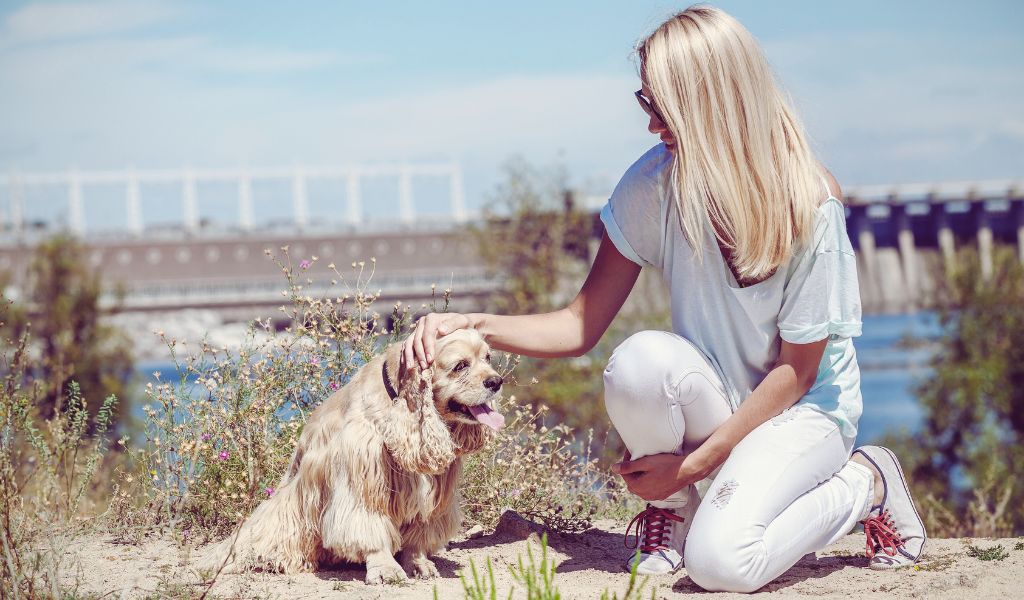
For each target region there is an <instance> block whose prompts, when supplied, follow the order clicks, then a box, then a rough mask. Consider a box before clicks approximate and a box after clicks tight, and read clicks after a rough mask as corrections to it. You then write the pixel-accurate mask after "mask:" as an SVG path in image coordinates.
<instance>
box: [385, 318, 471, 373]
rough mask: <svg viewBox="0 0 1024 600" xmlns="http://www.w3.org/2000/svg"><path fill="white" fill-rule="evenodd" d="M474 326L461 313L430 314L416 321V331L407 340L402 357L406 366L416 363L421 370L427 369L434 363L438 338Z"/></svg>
mask: <svg viewBox="0 0 1024 600" xmlns="http://www.w3.org/2000/svg"><path fill="white" fill-rule="evenodd" d="M472 326H473V323H472V322H471V321H470V319H469V317H468V316H467V315H464V314H461V313H430V314H428V315H426V316H425V317H420V319H419V320H418V321H416V329H415V330H414V331H413V332H412V335H410V336H409V337H408V339H406V340H405V349H404V351H403V353H402V357H403V358H404V359H405V364H407V365H411V364H413V361H416V362H418V363H419V365H420V369H426V368H427V367H429V366H430V364H431V363H433V362H434V344H435V343H436V342H437V338H439V337H442V336H445V335H448V334H449V333H451V332H453V331H455V330H456V329H468V328H470V327H472Z"/></svg>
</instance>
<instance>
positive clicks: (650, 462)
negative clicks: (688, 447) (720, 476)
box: [612, 448, 721, 502]
mask: <svg viewBox="0 0 1024 600" xmlns="http://www.w3.org/2000/svg"><path fill="white" fill-rule="evenodd" d="M720 464H721V461H718V460H717V459H714V458H713V457H712V455H711V453H710V452H707V451H705V452H701V448H698V449H697V450H696V451H694V452H691V453H690V454H685V455H679V454H668V453H666V454H651V455H650V456H645V457H643V458H638V459H636V460H630V456H629V452H626V454H625V456H623V459H622V462H619V463H616V464H614V465H612V472H613V473H618V474H619V475H621V476H622V479H623V480H625V482H626V488H628V489H629V491H630V492H632V493H634V494H636V495H637V496H640V497H641V498H643V499H644V500H647V501H648V502H650V501H652V500H664V499H665V498H668V497H669V496H671V495H672V494H674V493H676V492H678V491H679V490H681V489H683V488H684V487H686V486H688V485H690V484H693V483H696V482H698V481H700V480H702V479H704V478H705V477H707V476H708V475H710V474H711V472H712V471H714V470H715V469H716V468H718V465H720Z"/></svg>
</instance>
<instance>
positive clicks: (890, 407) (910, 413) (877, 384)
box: [135, 313, 938, 444]
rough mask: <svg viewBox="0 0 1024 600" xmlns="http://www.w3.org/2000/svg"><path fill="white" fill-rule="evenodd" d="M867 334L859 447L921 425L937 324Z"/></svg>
mask: <svg viewBox="0 0 1024 600" xmlns="http://www.w3.org/2000/svg"><path fill="white" fill-rule="evenodd" d="M863 331H864V333H863V335H862V336H861V337H859V338H857V339H856V340H855V341H854V345H855V346H856V348H857V358H858V360H859V362H860V367H861V392H862V394H863V396H864V414H863V416H861V419H860V433H859V434H858V436H857V442H858V444H866V443H871V442H873V441H876V440H878V438H879V437H881V436H882V435H883V434H885V432H886V431H889V430H899V429H901V428H903V429H907V430H908V431H915V430H917V429H918V428H919V427H920V426H921V418H922V413H921V408H920V406H919V405H918V403H917V400H916V399H915V398H914V394H913V391H912V386H913V385H914V384H915V383H917V382H918V381H920V380H921V379H923V378H925V377H927V376H928V374H929V369H928V365H927V362H928V358H929V356H930V352H931V351H930V350H929V349H928V348H920V349H914V350H909V349H906V348H901V347H900V341H901V339H903V338H904V337H905V336H907V335H910V336H913V337H916V338H925V337H931V336H934V335H935V334H936V333H937V332H938V324H937V322H936V319H935V315H934V314H932V313H919V314H917V315H879V316H868V317H865V318H864V329H863ZM136 370H137V372H138V374H139V378H140V380H141V381H142V383H141V384H140V390H139V397H141V393H142V392H141V386H144V385H145V383H146V382H147V381H153V382H154V383H155V380H154V379H153V375H152V374H153V371H161V372H162V374H163V375H162V377H163V380H164V381H172V382H173V381H176V380H177V378H176V377H175V376H174V366H173V365H171V364H165V363H160V362H146V363H139V364H138V365H137V367H136ZM141 404H144V402H142V403H138V404H136V411H137V414H136V415H135V417H136V418H139V419H141V418H142V416H143V415H142V412H141Z"/></svg>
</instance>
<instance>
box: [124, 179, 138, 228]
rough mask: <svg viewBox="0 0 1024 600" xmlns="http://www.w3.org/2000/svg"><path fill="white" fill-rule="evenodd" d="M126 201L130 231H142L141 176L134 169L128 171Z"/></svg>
mask: <svg viewBox="0 0 1024 600" xmlns="http://www.w3.org/2000/svg"><path fill="white" fill-rule="evenodd" d="M125 203H126V205H127V206H126V207H125V208H126V210H127V217H128V219H127V220H128V231H130V232H131V233H132V235H136V236H137V235H140V234H141V233H142V203H141V201H140V199H139V178H138V177H137V176H136V175H135V172H134V171H130V172H129V173H128V187H127V190H126V192H125Z"/></svg>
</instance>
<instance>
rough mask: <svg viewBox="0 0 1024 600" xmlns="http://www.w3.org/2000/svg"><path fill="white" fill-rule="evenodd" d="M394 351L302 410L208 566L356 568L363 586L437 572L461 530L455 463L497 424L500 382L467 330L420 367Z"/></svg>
mask: <svg viewBox="0 0 1024 600" xmlns="http://www.w3.org/2000/svg"><path fill="white" fill-rule="evenodd" d="M401 354H402V344H401V343H396V344H392V345H390V346H389V347H388V348H387V349H386V350H385V352H384V353H382V354H381V355H379V356H377V357H376V358H374V359H372V360H371V361H369V362H368V363H367V364H365V365H364V366H363V367H362V368H361V369H360V370H359V371H358V372H357V373H356V374H355V376H354V377H353V378H352V379H351V381H349V382H348V384H347V385H345V386H344V387H343V388H341V389H340V390H338V391H337V392H335V393H334V394H332V395H331V396H330V397H329V398H328V399H327V400H325V401H324V402H323V404H321V405H320V406H319V407H318V408H317V409H316V410H314V411H313V412H312V413H311V414H310V416H309V419H308V420H307V421H306V425H305V427H304V428H303V429H302V433H301V435H300V436H299V439H298V442H297V445H296V448H295V452H294V454H293V455H292V459H291V464H290V465H289V467H288V469H287V471H286V472H285V473H284V475H283V476H282V478H281V482H280V483H279V484H278V487H277V489H276V491H275V492H274V493H273V495H272V496H271V497H270V498H268V499H267V500H265V501H264V502H263V503H262V504H260V505H259V506H258V507H257V508H256V510H255V511H253V513H252V515H251V516H250V517H249V518H248V519H247V520H246V521H245V522H244V523H243V524H242V525H241V526H240V527H239V528H238V529H237V530H236V532H235V533H234V534H233V535H231V536H229V537H228V538H227V539H225V540H224V541H222V542H221V543H220V544H219V545H218V546H217V547H216V548H215V549H214V552H213V553H212V555H211V557H210V558H209V559H208V560H207V561H206V566H208V567H211V568H215V569H216V568H222V567H223V566H225V565H228V566H230V567H231V568H232V570H237V569H238V568H240V567H242V568H244V567H263V568H268V567H269V568H270V569H274V570H278V571H282V572H284V573H289V574H290V573H296V572H306V571H312V570H315V569H316V568H317V567H318V566H320V565H326V564H331V563H336V562H339V561H348V562H358V563H365V564H366V582H367V583H370V584H378V583H385V582H389V581H401V580H405V579H406V578H407V577H419V578H424V579H426V578H431V577H436V576H437V575H438V572H437V567H436V566H435V565H434V563H433V561H431V560H430V558H428V556H429V555H430V554H433V553H435V552H437V551H438V550H440V549H441V548H443V547H444V545H445V544H446V543H447V542H448V540H450V539H451V538H452V537H453V536H454V535H455V534H456V533H457V532H458V530H459V527H460V526H461V523H462V513H461V511H460V508H459V495H458V489H457V484H458V479H459V471H460V467H461V457H462V456H464V455H466V454H469V453H471V452H476V451H477V450H479V449H480V448H482V447H483V446H484V444H485V443H486V442H487V439H488V437H489V435H492V434H491V431H492V430H493V431H497V430H499V429H500V428H501V427H502V426H503V425H504V417H503V416H502V415H501V414H500V413H498V412H496V411H495V410H494V408H495V404H496V403H497V401H498V400H499V398H500V390H501V385H502V377H501V376H500V375H499V374H498V373H497V371H495V370H494V368H493V367H492V366H491V364H490V349H489V348H488V346H487V344H486V343H485V342H484V340H483V338H482V337H481V336H480V334H479V333H478V332H477V331H476V330H472V329H469V330H458V331H455V332H453V333H451V334H449V335H446V336H444V337H442V338H440V339H439V340H438V345H437V349H436V352H435V355H436V359H435V360H434V362H433V364H432V365H431V367H430V368H429V369H426V370H421V369H420V368H419V366H418V365H417V364H412V365H408V364H405V363H404V361H402V359H401ZM414 362H415V361H414ZM399 550H401V564H399V562H398V561H396V560H395V554H396V553H397V552H398V551H399Z"/></svg>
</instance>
